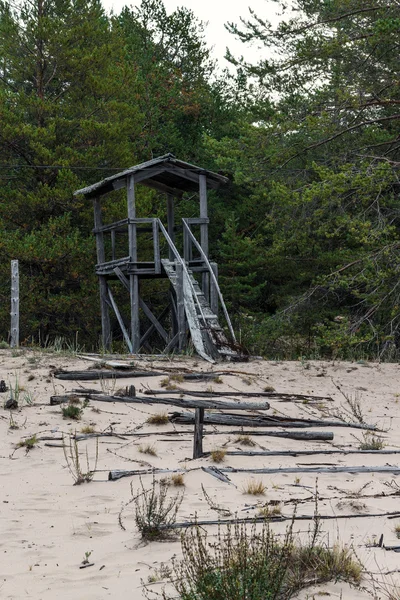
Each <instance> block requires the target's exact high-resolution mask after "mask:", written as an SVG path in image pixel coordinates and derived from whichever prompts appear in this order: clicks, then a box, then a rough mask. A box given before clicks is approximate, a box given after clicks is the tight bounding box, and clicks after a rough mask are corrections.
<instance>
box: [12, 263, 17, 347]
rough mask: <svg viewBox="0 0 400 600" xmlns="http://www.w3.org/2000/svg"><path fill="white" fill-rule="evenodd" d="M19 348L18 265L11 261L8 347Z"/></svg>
mask: <svg viewBox="0 0 400 600" xmlns="http://www.w3.org/2000/svg"><path fill="white" fill-rule="evenodd" d="M18 346H19V265H18V261H17V260H12V261H11V339H10V347H11V348H18Z"/></svg>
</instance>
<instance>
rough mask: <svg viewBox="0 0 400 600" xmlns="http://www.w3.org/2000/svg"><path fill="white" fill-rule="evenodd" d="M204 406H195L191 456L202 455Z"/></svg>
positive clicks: (199, 456) (198, 456) (197, 456)
mask: <svg viewBox="0 0 400 600" xmlns="http://www.w3.org/2000/svg"><path fill="white" fill-rule="evenodd" d="M203 425H204V408H196V415H195V420H194V440H193V458H201V457H202V456H203Z"/></svg>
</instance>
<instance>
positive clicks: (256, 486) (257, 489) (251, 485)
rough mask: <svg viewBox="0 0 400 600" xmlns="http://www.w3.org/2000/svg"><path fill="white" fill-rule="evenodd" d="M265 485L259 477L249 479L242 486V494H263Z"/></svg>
mask: <svg viewBox="0 0 400 600" xmlns="http://www.w3.org/2000/svg"><path fill="white" fill-rule="evenodd" d="M266 489H267V488H266V486H265V485H264V483H263V482H262V481H261V479H259V480H258V481H256V480H255V479H249V481H247V482H246V483H245V485H244V487H243V494H251V495H252V496H263V495H264V494H265V490H266Z"/></svg>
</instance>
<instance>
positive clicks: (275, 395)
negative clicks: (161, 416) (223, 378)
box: [144, 388, 332, 404]
mask: <svg viewBox="0 0 400 600" xmlns="http://www.w3.org/2000/svg"><path fill="white" fill-rule="evenodd" d="M170 393H171V392H170V391H168V390H144V394H146V395H148V396H157V395H160V396H162V395H165V394H170ZM176 393H179V394H183V395H184V396H198V397H199V398H216V397H224V398H225V397H230V396H231V397H240V398H272V399H274V400H284V401H286V402H289V401H296V400H297V401H299V402H302V403H304V404H308V403H310V402H321V401H324V402H332V398H328V397H322V396H308V395H307V394H284V393H282V394H280V393H279V392H236V391H234V392H233V391H231V390H227V391H225V392H221V391H220V390H218V391H214V390H213V391H212V392H199V391H197V390H184V389H180V388H178V389H177V390H176Z"/></svg>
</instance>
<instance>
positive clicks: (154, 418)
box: [146, 411, 168, 425]
mask: <svg viewBox="0 0 400 600" xmlns="http://www.w3.org/2000/svg"><path fill="white" fill-rule="evenodd" d="M146 423H148V424H149V425H166V424H167V423H168V413H167V412H165V411H164V412H162V413H155V414H154V415H150V416H149V417H148V418H147V419H146Z"/></svg>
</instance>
